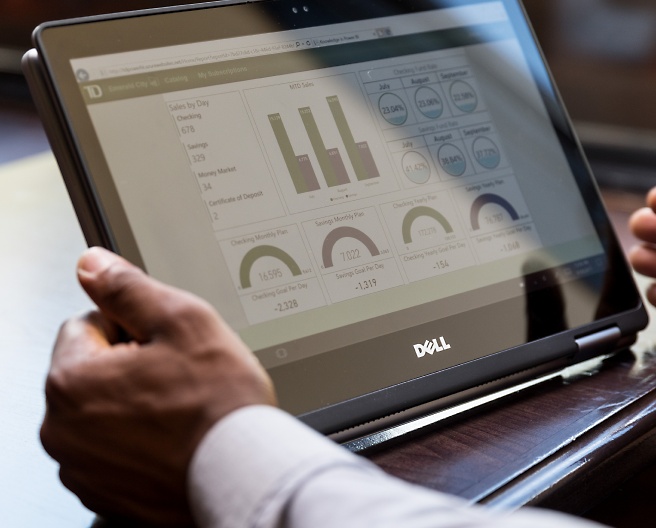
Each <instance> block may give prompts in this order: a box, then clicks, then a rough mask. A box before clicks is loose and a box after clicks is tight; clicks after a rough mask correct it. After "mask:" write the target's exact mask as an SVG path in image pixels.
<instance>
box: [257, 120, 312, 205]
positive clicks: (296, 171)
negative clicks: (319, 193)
mask: <svg viewBox="0 0 656 528" xmlns="http://www.w3.org/2000/svg"><path fill="white" fill-rule="evenodd" d="M268 117H269V123H271V128H272V129H273V134H274V135H275V136H276V141H277V143H278V147H279V148H280V152H281V153H282V157H283V159H284V160H285V165H287V170H288V171H289V175H290V176H291V178H292V182H293V183H294V187H295V188H296V192H297V193H299V194H301V193H306V192H311V191H316V190H318V189H319V181H318V180H317V176H316V174H315V172H314V168H313V167H312V163H311V162H310V158H309V157H308V155H307V154H301V155H299V156H296V154H294V148H293V147H292V143H291V141H290V140H289V135H288V134H287V130H286V129H285V124H284V123H283V121H282V117H280V114H270V115H269V116H268Z"/></svg>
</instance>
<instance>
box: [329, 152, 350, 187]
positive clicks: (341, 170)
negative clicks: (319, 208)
mask: <svg viewBox="0 0 656 528" xmlns="http://www.w3.org/2000/svg"><path fill="white" fill-rule="evenodd" d="M327 152H328V158H329V159H330V163H331V165H332V167H333V171H335V178H336V181H337V185H344V184H345V183H350V182H351V180H349V177H348V173H347V172H346V166H345V165H344V160H343V159H342V155H341V154H340V152H339V150H338V149H336V148H331V149H328V151H327Z"/></svg>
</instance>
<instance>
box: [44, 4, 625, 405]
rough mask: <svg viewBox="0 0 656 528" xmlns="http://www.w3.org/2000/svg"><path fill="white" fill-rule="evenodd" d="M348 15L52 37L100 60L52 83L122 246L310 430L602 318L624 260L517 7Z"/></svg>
mask: <svg viewBox="0 0 656 528" xmlns="http://www.w3.org/2000/svg"><path fill="white" fill-rule="evenodd" d="M327 6H328V4H326V3H313V2H309V3H308V4H307V5H306V6H302V5H300V4H299V5H298V6H297V7H295V6H292V5H291V4H289V3H285V2H282V3H281V2H262V3H258V4H254V5H248V6H243V5H241V6H239V5H238V6H228V7H219V8H215V9H202V10H192V11H188V12H185V13H177V14H176V13H169V14H158V15H151V16H150V17H141V18H139V17H137V18H133V19H127V23H126V20H116V21H113V20H105V21H98V22H96V23H95V24H87V25H81V26H73V27H63V28H57V27H53V28H52V29H45V30H44V31H43V32H42V33H41V36H40V38H41V40H42V48H43V51H44V54H45V56H46V59H47V58H48V51H49V49H54V48H55V47H56V45H58V43H59V42H60V41H61V40H62V39H63V37H62V36H61V35H65V34H66V31H69V32H70V33H71V34H74V33H73V32H74V31H78V32H81V33H82V34H85V33H84V32H87V33H86V34H85V35H87V36H86V37H85V38H87V39H88V40H89V42H92V44H91V47H90V49H88V50H84V49H82V53H80V48H78V50H77V51H76V52H74V53H73V52H72V53H71V55H70V56H69V57H66V62H62V63H61V64H60V65H57V64H55V62H56V61H55V59H52V61H51V67H52V68H53V70H54V76H56V77H59V78H60V79H61V85H62V86H64V87H67V88H65V89H64V90H63V92H65V91H66V90H69V92H68V93H64V97H65V98H69V99H70V100H71V101H75V100H77V101H78V103H77V106H75V105H72V106H71V110H70V111H69V119H70V120H71V122H73V123H75V124H74V126H73V128H74V130H77V131H82V133H80V132H78V133H77V135H76V137H75V138H74V139H75V141H76V142H77V144H78V146H79V148H80V150H81V151H82V153H83V156H85V157H84V158H83V163H84V164H85V165H86V167H87V168H88V173H89V174H90V175H91V176H90V180H89V182H88V184H89V186H90V188H91V190H92V192H93V194H94V195H95V197H96V200H97V203H98V210H99V215H100V217H101V218H102V222H103V223H104V225H105V226H106V229H107V236H108V238H109V240H110V242H111V245H112V246H113V247H115V249H117V250H118V251H119V252H121V253H122V254H124V255H126V256H127V257H128V258H130V259H131V260H133V261H135V262H138V263H140V264H141V265H142V266H143V267H144V268H145V269H146V270H147V271H148V272H149V273H151V274H152V275H154V276H155V277H157V278H159V279H162V280H164V281H166V282H168V283H171V284H174V285H177V286H179V287H182V288H185V289H187V290H190V291H193V292H195V293H197V294H199V295H201V296H202V297H204V298H206V299H207V300H209V301H210V302H211V303H212V304H213V305H214V306H216V307H217V309H218V310H219V311H220V313H221V314H222V315H223V317H224V318H226V320H227V321H228V322H229V324H230V325H231V326H232V327H233V328H234V329H235V330H237V331H238V332H239V333H240V335H241V336H242V338H243V339H244V341H245V342H246V343H247V344H248V345H249V346H250V347H252V348H253V350H254V351H255V353H256V354H257V356H258V358H259V359H260V360H261V362H262V363H263V364H264V366H265V367H266V368H268V369H269V371H270V372H271V374H272V376H273V377H274V380H275V381H276V383H277V385H278V388H279V393H280V394H281V400H282V404H283V406H284V407H286V408H288V409H289V410H291V411H292V412H294V413H297V414H303V413H305V412H309V411H312V410H314V409H316V408H320V407H325V406H329V405H332V404H335V403H339V402H341V401H344V400H348V399H350V398H354V397H357V396H359V395H361V394H364V393H372V392H375V391H378V390H381V389H385V388H388V387H390V386H394V385H398V384H402V383H404V382H406V381H408V380H411V379H415V378H419V377H422V376H425V375H427V374H430V373H433V372H436V371H444V370H445V369H449V368H451V367H454V366H456V365H460V364H463V363H467V362H471V361H475V360H477V359H479V358H481V357H485V356H489V355H491V354H494V353H497V352H499V351H501V350H504V349H509V348H512V347H516V346H518V345H521V344H524V343H526V342H527V341H532V340H536V339H539V338H542V337H545V336H546V335H549V334H550V333H554V332H558V331H561V330H566V329H569V328H573V327H576V326H580V325H585V324H588V323H590V322H592V321H595V320H596V319H598V318H599V317H600V316H601V315H600V313H601V312H600V305H601V304H602V290H603V289H604V282H605V279H604V277H605V274H606V272H607V270H608V268H609V257H608V251H609V249H608V247H609V244H613V242H612V241H609V239H607V234H606V233H605V231H604V229H605V228H603V227H600V225H599V224H595V221H594V220H593V215H595V214H601V213H600V212H599V211H596V212H595V210H594V206H593V205H591V204H592V203H593V202H594V200H593V199H592V198H591V197H590V196H586V192H587V193H590V192H592V193H594V191H592V187H591V186H590V184H589V182H588V181H587V179H586V178H587V175H586V172H585V166H584V164H583V162H582V161H581V160H580V159H579V158H577V154H576V147H575V144H574V142H573V140H572V139H571V138H568V137H567V134H568V129H567V125H566V120H565V118H564V116H563V114H562V112H561V110H560V109H559V107H558V105H557V99H556V97H555V95H554V94H553V91H552V88H551V85H550V83H549V80H548V77H547V74H546V72H545V70H544V68H543V66H542V63H541V60H540V56H539V53H538V51H537V49H536V48H535V46H534V44H533V43H532V38H531V35H530V32H529V30H528V28H527V27H526V25H525V24H524V22H523V18H522V13H521V10H520V8H519V7H518V6H517V5H516V3H515V2H501V1H473V2H472V1H459V2H392V3H390V5H387V4H381V5H379V6H378V9H377V10H374V9H365V6H364V4H363V6H361V7H362V9H356V10H354V12H353V13H351V14H349V15H344V14H341V13H340V14H339V15H338V14H337V13H336V12H333V11H331V9H330V7H327ZM384 6H386V7H384ZM283 7H284V8H285V9H286V10H288V11H286V12H285V15H284V17H283V16H282V15H281V14H280V13H281V11H282V8H283ZM314 10H316V11H314ZM319 10H323V11H322V12H321V13H319ZM326 12H329V15H328V14H326ZM176 16H178V17H187V18H186V19H180V22H179V25H180V27H186V28H188V29H187V30H186V32H185V31H182V34H183V35H184V36H178V37H176V38H177V42H175V43H171V44H169V45H163V37H161V36H152V34H151V33H152V28H154V27H158V28H163V29H165V28H166V27H167V26H166V20H167V17H168V18H169V19H171V18H174V17H176ZM158 18H160V19H161V21H160V22H158V23H157V24H159V25H157V24H156V21H155V19H158ZM150 19H153V20H150ZM281 20H284V23H282V22H281ZM290 21H292V22H290ZM126 24H127V25H128V26H129V25H132V27H131V28H130V29H129V31H130V32H131V33H127V32H126V34H130V35H135V34H136V35H137V36H133V37H132V38H133V39H134V43H131V42H130V41H129V39H128V41H127V42H126V40H125V37H124V36H123V35H118V36H116V37H115V39H111V38H109V37H108V38H107V39H105V40H103V39H101V38H97V39H94V38H92V37H91V35H103V34H107V35H110V34H112V32H113V31H116V29H115V28H119V30H121V31H125V30H124V29H123V28H124V27H125V25H126ZM140 24H141V25H140ZM162 24H164V25H162ZM211 24H214V25H215V28H216V29H215V31H214V33H212V32H211V31H210V30H209V29H208V27H209V26H210V25H211ZM190 27H195V28H196V29H197V32H196V34H194V32H193V31H192V30H191V29H189V28H190ZM149 30H151V33H148V31H149ZM103 32H104V33H103ZM210 35H216V36H215V37H214V38H209V36H210ZM68 38H69V39H70V37H68ZM58 39H59V40H58ZM71 41H72V39H71ZM108 42H109V44H108ZM151 42H152V43H151ZM69 45H70V44H69ZM104 48H107V49H104ZM84 131H87V132H88V133H85V132H84ZM586 182H587V183H586ZM535 292H538V293H539V292H557V294H556V295H547V296H546V297H545V299H547V301H546V302H540V303H537V304H539V306H538V305H535V306H532V307H530V306H529V305H530V304H531V303H530V299H534V298H536V297H535V295H533V294H534V293H535ZM629 297H630V298H627V299H625V304H626V305H630V306H635V303H636V302H637V301H636V298H635V297H634V296H629ZM533 304H535V303H533ZM625 307H626V306H625ZM529 308H530V309H529ZM499 310H502V311H503V312H504V313H503V315H501V314H499V313H498V312H499ZM535 310H537V313H538V314H541V316H540V315H538V316H537V317H538V319H539V318H540V317H543V318H544V320H545V321H544V324H542V325H541V326H539V327H538V326H536V325H535V320H536V312H535ZM540 310H541V311H540ZM299 378H302V379H304V380H305V382H304V383H303V388H302V390H301V393H302V397H299V389H298V382H296V385H295V388H294V390H293V393H290V394H287V393H286V392H285V390H284V388H282V389H281V387H284V386H289V385H290V384H291V383H292V382H291V381H289V380H291V379H294V380H298V379H299ZM324 380H325V381H324ZM336 380H340V381H338V382H336Z"/></svg>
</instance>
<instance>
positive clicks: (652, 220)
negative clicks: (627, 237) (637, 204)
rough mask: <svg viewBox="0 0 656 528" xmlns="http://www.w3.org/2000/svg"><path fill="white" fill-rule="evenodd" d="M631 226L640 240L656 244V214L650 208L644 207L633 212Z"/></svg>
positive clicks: (630, 220)
mask: <svg viewBox="0 0 656 528" xmlns="http://www.w3.org/2000/svg"><path fill="white" fill-rule="evenodd" d="M629 227H630V229H631V232H632V233H633V234H634V236H636V237H637V238H639V239H640V240H643V241H644V242H649V243H651V244H656V214H654V212H653V211H652V210H651V209H650V208H648V207H644V208H642V209H639V210H638V211H636V212H635V213H633V215H631V218H630V219H629Z"/></svg>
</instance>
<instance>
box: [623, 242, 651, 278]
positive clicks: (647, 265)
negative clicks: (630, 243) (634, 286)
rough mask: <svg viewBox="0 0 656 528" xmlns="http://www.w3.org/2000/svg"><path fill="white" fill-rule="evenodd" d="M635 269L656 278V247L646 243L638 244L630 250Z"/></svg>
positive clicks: (630, 259) (630, 258)
mask: <svg viewBox="0 0 656 528" xmlns="http://www.w3.org/2000/svg"><path fill="white" fill-rule="evenodd" d="M629 261H630V262H631V265H632V266H633V269H634V270H635V271H637V272H638V273H640V274H641V275H645V276H647V277H652V278H656V248H654V247H653V246H649V245H646V244H643V245H640V246H636V247H634V248H632V249H631V251H630V252H629Z"/></svg>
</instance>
